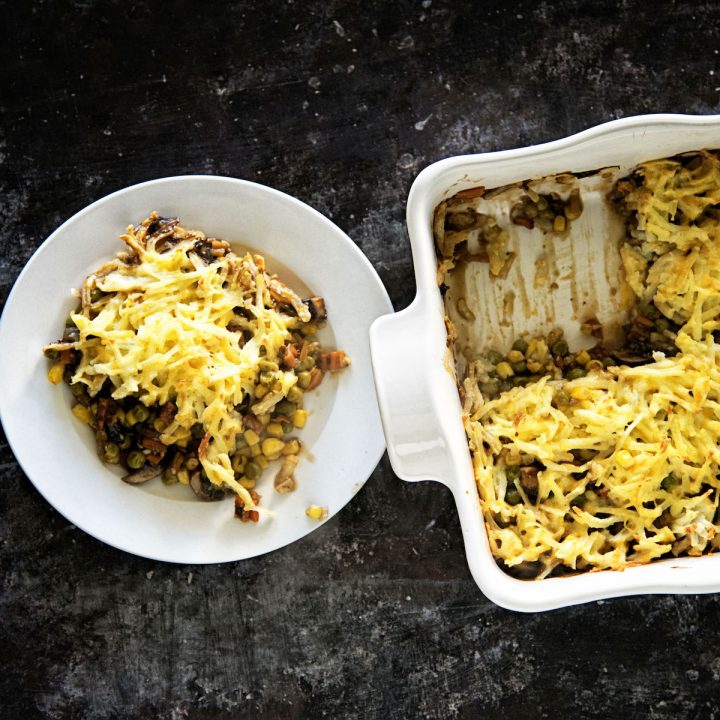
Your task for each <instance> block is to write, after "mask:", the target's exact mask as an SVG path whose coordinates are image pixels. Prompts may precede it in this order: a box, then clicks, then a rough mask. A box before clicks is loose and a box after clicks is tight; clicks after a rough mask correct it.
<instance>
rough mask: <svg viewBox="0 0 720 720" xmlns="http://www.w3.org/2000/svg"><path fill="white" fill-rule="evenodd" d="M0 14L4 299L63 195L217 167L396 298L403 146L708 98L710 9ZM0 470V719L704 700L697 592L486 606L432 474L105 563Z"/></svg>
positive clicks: (528, 135) (90, 4)
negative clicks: (290, 537) (273, 533)
mask: <svg viewBox="0 0 720 720" xmlns="http://www.w3.org/2000/svg"><path fill="white" fill-rule="evenodd" d="M0 10H1V12H2V25H3V27H4V28H5V33H4V40H3V42H2V43H0V117H1V123H0V228H1V229H0V300H2V301H4V299H5V297H6V295H7V293H8V291H9V289H10V287H11V286H12V284H13V282H14V280H15V278H16V276H17V275H18V273H19V272H20V270H21V268H22V267H23V265H24V263H25V262H26V261H27V259H28V258H29V257H30V255H31V254H32V252H33V251H34V250H35V248H37V246H38V245H39V244H40V243H41V242H42V241H43V239H44V238H45V237H46V236H47V235H48V234H49V233H50V232H51V231H52V230H53V229H54V228H55V227H56V226H57V225H58V224H59V223H60V222H61V221H63V220H65V219H66V218H68V217H69V216H70V215H72V214H73V213H75V212H76V211H77V210H79V209H80V208H82V207H83V206H85V205H86V204H88V203H89V202H91V201H93V200H96V199H98V198H100V197H101V196H103V195H105V194H107V193H109V192H111V191H113V190H116V189H118V188H121V187H123V186H126V185H129V184H132V183H136V182H139V181H142V180H147V179H150V178H155V177H160V176H165V175H175V174H182V173H217V174H223V175H232V176H236V177H241V178H247V179H251V180H257V181H259V182H263V183H266V184H268V185H271V186H273V187H276V188H279V189H281V190H284V191H286V192H288V193H291V194H292V195H295V196H297V197H299V198H301V199H302V200H304V201H306V202H308V203H309V204H311V205H312V206H314V207H316V208H317V209H318V210H320V211H321V212H323V213H325V214H326V215H328V216H329V217H331V218H332V219H333V220H334V221H335V222H336V223H337V224H338V225H340V227H342V228H343V229H344V230H346V231H347V232H348V233H349V235H350V236H351V237H352V238H353V240H354V241H355V242H356V243H357V244H358V246H359V247H361V248H362V250H363V251H364V252H365V253H366V254H367V256H368V257H369V258H370V260H371V261H372V263H373V264H374V266H375V267H376V268H377V270H378V272H379V273H380V276H381V277H382V279H383V281H384V282H385V285H386V286H387V288H388V291H389V293H390V296H391V298H392V300H393V302H394V304H395V307H396V308H397V309H400V308H402V307H404V306H406V305H407V304H408V303H409V302H410V300H411V299H412V297H413V295H414V292H415V288H414V280H413V274H412V263H411V258H410V252H409V245H408V241H407V237H406V232H405V226H404V204H405V199H406V196H407V192H408V189H409V187H410V185H411V183H412V180H413V178H414V177H415V175H416V174H417V172H418V171H419V170H420V169H422V168H423V167H424V166H426V165H427V164H429V163H431V162H433V161H435V160H438V159H440V158H443V157H447V156H449V155H453V154H457V153H467V152H475V151H485V150H495V149H501V148H509V147H519V146H522V145H526V144H532V143H537V142H541V141H545V140H550V139H554V138H558V137H561V136H564V135H567V134H569V133H573V132H575V131H578V130H582V129H584V128H586V127H589V126H592V125H594V124H597V123H599V122H602V121H605V120H609V119H612V118H615V117H621V116H627V115H633V114H638V113H646V112H662V111H670V112H687V113H716V112H718V108H719V103H720V76H719V75H718V73H720V67H719V66H718V49H720V28H719V25H718V5H717V3H713V2H705V3H679V2H678V3H667V2H654V3H649V2H646V1H645V2H636V1H634V0H633V1H628V2H621V3H611V2H606V1H605V0H597V1H594V2H593V1H587V2H572V1H571V0H558V1H556V2H515V3H505V2H500V1H497V2H487V1H486V2H469V1H468V2H452V1H451V0H424V1H417V2H411V1H410V0H398V1H397V2H387V3H380V2H337V1H333V0H325V1H324V2H317V1H311V2H300V0H296V1H295V2H293V1H292V0H291V1H289V2H264V3H261V2H257V3H252V2H237V3H232V4H231V3H214V2H188V1H187V0H185V1H183V2H177V3H170V2H167V3H160V2H133V1H132V0H125V1H124V2H117V1H115V2H99V1H97V2H96V1H94V0H84V1H79V0H78V1H77V2H35V3H30V2H27V3H25V2H10V1H6V2H0ZM39 443H40V447H42V438H40V439H39ZM58 473H59V474H61V473H62V467H61V466H59V467H58ZM0 482H1V493H0V578H1V580H2V590H1V594H0V663H1V669H2V672H0V716H1V717H3V718H12V719H14V718H23V719H24V720H31V719H32V718H38V717H49V718H84V717H92V718H129V717H137V718H155V717H157V718H172V719H173V720H175V719H179V718H203V719H204V718H213V719H215V718H217V719H220V718H223V719H224V718H236V717H244V716H247V717H259V718H304V717H307V718H315V717H330V718H335V717H347V718H375V717H378V718H387V719H388V720H390V719H392V720H396V719H401V718H411V717H427V718H475V717H478V718H487V719H488V720H491V719H493V718H580V717H582V718H619V717H631V718H713V717H716V715H719V714H720V708H718V701H717V698H718V696H719V694H720V619H719V615H720V602H719V601H718V597H717V596H713V595H710V596H701V597H692V596H685V597H683V596H679V597H673V596H662V597H637V598H630V599H620V600H613V601H606V602H603V603H593V604H589V605H585V606H581V607H575V608H569V609H566V610H560V611H556V612H552V613H548V614H542V615H534V616H525V615H519V614H515V613H511V612H507V611H505V610H502V609H500V608H498V607H496V606H494V605H493V604H492V603H490V602H489V601H488V600H487V599H486V598H485V597H483V595H482V594H481V593H480V592H479V591H478V589H477V587H476V585H475V584H474V582H473V580H472V579H471V577H470V574H469V572H468V570H467V567H466V563H465V556H464V550H463V545H462V537H461V534H460V530H459V526H458V520H457V516H456V512H455V509H454V506H453V503H452V498H451V497H450V494H449V493H448V492H447V491H446V490H445V489H444V488H443V487H441V486H439V485H436V484H430V483H420V484H416V485H407V484H404V483H402V482H401V481H399V480H398V479H397V478H396V477H395V476H394V474H393V472H392V470H391V468H390V466H389V464H388V462H387V459H386V458H385V459H383V461H382V462H381V463H380V465H379V467H378V468H377V470H376V471H375V472H374V473H373V475H372V477H371V478H370V480H369V481H368V483H367V485H366V486H365V488H364V489H363V490H362V491H361V492H360V494H359V495H358V496H357V497H356V499H355V500H354V501H353V502H352V503H351V505H350V506H349V507H347V508H345V510H343V511H342V512H341V513H340V514H339V515H338V516H337V517H335V518H334V519H333V520H332V521H331V522H329V523H328V524H327V525H325V526H324V527H322V528H321V529H319V530H318V531H317V532H315V533H313V534H312V535H310V536H308V537H307V538H305V539H304V540H302V541H300V542H298V543H296V544H294V545H293V546H291V547H288V548H285V549H283V550H280V551H278V552H275V553H273V554H271V555H269V556H267V557H261V558H257V559H255V560H250V561H246V562H241V563H234V564H228V565H222V566H212V567H191V566H188V567H181V566H174V565H164V564H159V563H156V562H151V561H149V560H144V559H140V558H136V557H132V556H130V555H126V554H123V553H121V552H119V551H116V550H114V549H112V548H110V547H107V546H105V545H102V544H101V543H99V542H97V541H96V540H94V539H92V538H90V537H88V536H87V535H85V534H84V533H82V532H81V531H79V530H76V529H75V528H73V527H72V526H70V525H69V524H68V522H67V521H66V520H65V519H64V518H63V517H61V516H60V515H58V514H57V513H56V512H55V511H54V510H53V509H52V508H51V507H49V506H48V505H47V503H46V502H45V501H44V500H43V499H42V498H41V497H40V496H39V494H38V493H37V492H36V491H35V490H34V488H33V486H32V485H31V484H30V482H29V481H28V479H27V478H26V477H25V475H24V474H23V472H22V471H21V470H20V469H19V467H18V466H17V464H16V462H15V460H14V458H13V455H12V452H11V451H10V449H9V448H8V446H7V442H6V441H5V437H4V435H0Z"/></svg>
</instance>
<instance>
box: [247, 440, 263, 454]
mask: <svg viewBox="0 0 720 720" xmlns="http://www.w3.org/2000/svg"><path fill="white" fill-rule="evenodd" d="M261 453H262V450H261V449H260V443H254V444H253V445H251V446H250V456H251V457H257V456H258V455H260V454H261Z"/></svg>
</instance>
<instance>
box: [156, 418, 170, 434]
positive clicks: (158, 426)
mask: <svg viewBox="0 0 720 720" xmlns="http://www.w3.org/2000/svg"><path fill="white" fill-rule="evenodd" d="M153 427H154V428H155V429H156V430H157V431H158V432H159V433H161V432H163V431H164V430H165V428H166V427H167V425H166V424H165V421H164V420H161V419H160V418H155V420H153Z"/></svg>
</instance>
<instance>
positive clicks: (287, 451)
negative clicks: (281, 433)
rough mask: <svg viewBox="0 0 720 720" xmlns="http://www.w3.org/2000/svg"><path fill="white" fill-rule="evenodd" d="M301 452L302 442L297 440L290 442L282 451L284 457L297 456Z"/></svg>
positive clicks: (293, 439)
mask: <svg viewBox="0 0 720 720" xmlns="http://www.w3.org/2000/svg"><path fill="white" fill-rule="evenodd" d="M299 452H300V442H299V441H298V440H296V439H295V438H292V439H291V440H288V441H287V442H286V443H285V447H284V448H283V449H282V454H283V455H297V454H298V453H299Z"/></svg>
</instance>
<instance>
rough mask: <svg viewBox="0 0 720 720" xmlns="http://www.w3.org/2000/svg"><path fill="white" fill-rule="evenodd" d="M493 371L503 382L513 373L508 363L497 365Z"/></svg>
mask: <svg viewBox="0 0 720 720" xmlns="http://www.w3.org/2000/svg"><path fill="white" fill-rule="evenodd" d="M495 370H496V372H497V374H498V377H501V378H502V379H503V380H505V379H506V378H509V377H512V376H513V375H514V374H515V373H514V372H513V369H512V368H511V367H510V363H509V362H501V363H498V364H497V366H496V367H495Z"/></svg>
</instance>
